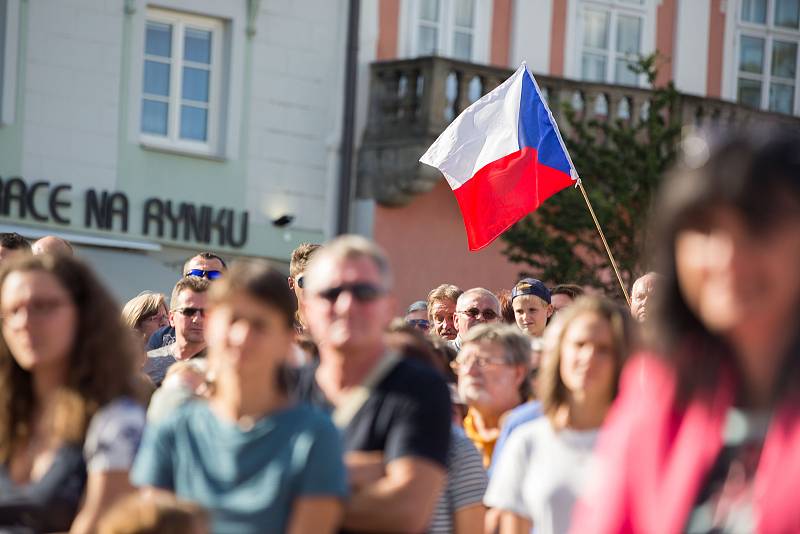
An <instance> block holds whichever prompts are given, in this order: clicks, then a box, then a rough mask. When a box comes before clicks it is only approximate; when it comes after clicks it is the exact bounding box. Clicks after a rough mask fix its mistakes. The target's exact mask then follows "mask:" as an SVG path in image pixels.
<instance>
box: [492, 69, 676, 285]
mask: <svg viewBox="0 0 800 534" xmlns="http://www.w3.org/2000/svg"><path fill="white" fill-rule="evenodd" d="M657 61H658V58H657V56H656V55H652V56H648V57H644V58H641V59H640V60H639V61H638V62H637V63H636V64H635V65H633V66H632V67H631V68H632V70H634V72H637V74H643V75H645V76H646V78H647V80H648V82H649V84H650V85H651V86H652V85H653V82H654V81H655V78H656V73H657V68H656V63H657ZM678 100H679V94H678V93H677V92H676V90H675V87H674V86H673V84H672V82H670V83H669V84H668V85H667V86H665V87H659V88H656V89H654V90H653V91H652V92H651V93H650V97H649V101H650V104H649V112H648V113H647V114H646V116H644V117H635V116H633V115H634V113H635V111H634V110H633V109H631V120H627V121H626V120H620V119H613V118H611V117H609V118H608V119H605V118H592V119H589V120H583V118H582V114H581V113H579V112H578V111H576V110H574V109H573V108H572V107H571V106H570V105H569V104H568V103H567V104H563V106H564V108H563V109H564V114H563V116H564V117H566V128H564V126H563V125H562V135H563V136H564V142H565V144H566V146H567V150H568V151H569V153H570V156H571V157H572V161H573V163H574V165H575V168H576V170H577V171H578V174H579V175H580V177H581V181H582V182H583V186H584V188H585V190H586V192H587V194H588V196H589V199H590V200H591V203H592V206H593V207H594V210H595V214H596V215H597V218H598V220H599V222H600V225H601V226H602V228H603V232H604V233H605V236H606V239H607V241H608V243H609V246H610V247H611V250H612V253H613V254H614V257H615V259H616V260H617V263H618V266H619V268H620V273H621V275H622V277H623V281H624V282H625V284H626V286H630V283H631V281H632V279H633V277H634V276H636V275H639V274H641V273H642V272H643V270H644V269H646V268H647V262H646V261H643V258H641V250H642V249H643V243H644V240H645V239H646V236H645V234H646V230H647V224H646V223H647V220H648V215H649V212H650V209H651V205H652V201H653V195H654V193H655V191H656V190H657V188H658V185H659V183H660V180H661V177H662V175H663V173H664V171H665V170H666V169H667V168H668V167H670V166H671V164H672V163H673V161H674V160H675V157H676V153H677V149H678V143H679V139H680V132H681V125H680V117H679V112H678ZM592 105H593V103H591V102H586V103H585V104H584V109H585V110H587V111H588V110H589V108H590V106H592ZM631 108H632V106H631ZM503 239H504V240H505V242H506V248H505V250H504V251H503V253H504V254H505V255H506V256H507V257H508V258H509V259H510V260H511V261H512V262H515V263H520V264H523V265H526V266H527V269H526V271H527V272H523V273H521V275H524V274H533V275H534V276H538V277H539V278H541V279H543V280H546V281H549V282H551V283H578V284H586V285H592V286H595V287H598V288H603V289H605V290H606V291H607V292H608V293H609V294H619V284H618V282H617V279H616V277H615V276H614V274H613V271H611V267H610V263H609V261H608V256H607V255H606V252H605V249H604V247H603V243H602V241H601V240H600V236H599V235H598V233H597V230H596V228H595V226H594V223H593V221H592V219H591V216H590V214H589V211H588V209H587V207H586V203H585V202H584V199H583V195H582V194H581V192H580V190H579V189H577V188H570V189H565V190H563V191H561V192H559V193H557V194H556V195H554V196H553V197H551V198H550V199H548V200H547V201H545V202H544V204H543V205H542V206H541V207H540V208H539V209H538V210H536V211H535V212H534V213H532V214H531V215H529V216H527V217H525V218H524V219H522V220H521V221H520V222H518V223H517V224H516V225H514V226H513V227H512V228H511V229H509V230H508V231H507V232H506V233H505V234H504V235H503Z"/></svg>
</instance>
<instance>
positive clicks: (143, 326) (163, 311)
mask: <svg viewBox="0 0 800 534" xmlns="http://www.w3.org/2000/svg"><path fill="white" fill-rule="evenodd" d="M168 325H169V311H167V307H166V306H161V307H160V308H159V309H158V311H157V312H156V313H155V315H151V316H150V317H147V318H146V319H142V320H141V321H140V322H139V326H138V328H137V329H138V330H139V332H141V333H142V336H143V337H144V338H145V339H150V336H152V335H153V334H154V333H155V331H156V330H158V329H159V328H162V327H164V326H168Z"/></svg>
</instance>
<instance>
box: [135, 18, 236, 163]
mask: <svg viewBox="0 0 800 534" xmlns="http://www.w3.org/2000/svg"><path fill="white" fill-rule="evenodd" d="M148 22H157V23H162V24H170V25H172V46H171V57H170V93H169V97H168V102H169V108H168V109H169V111H168V118H167V135H166V136H161V135H156V134H152V133H147V132H143V131H142V124H141V120H142V114H141V106H142V103H143V101H144V99H145V98H150V97H147V96H145V93H144V87H143V86H142V87H141V88H140V93H139V107H140V113H139V117H138V121H137V124H138V125H139V128H138V131H139V139H140V141H141V142H142V143H143V144H144V145H147V146H152V147H156V148H165V149H172V150H179V151H183V152H189V153H196V154H203V155H216V154H217V153H218V152H219V138H220V130H221V128H220V117H221V115H222V114H221V106H222V98H221V96H222V83H221V82H222V70H223V68H224V58H223V57H222V54H223V50H224V47H223V41H224V39H225V35H224V28H225V26H224V23H223V21H222V20H220V19H216V18H211V17H201V16H197V15H188V14H184V13H178V12H175V11H168V10H165V9H159V8H147V13H146V16H145V24H144V27H145V31H146V28H147V23H148ZM187 26H188V27H190V28H192V29H198V30H205V31H210V32H211V62H210V64H209V71H210V72H209V87H208V113H207V115H206V117H207V118H206V141H205V142H201V141H194V140H190V139H182V138H181V137H180V107H181V102H182V100H183V99H182V95H181V92H182V90H183V87H182V77H183V66H184V59H183V44H184V39H183V37H184V33H185V30H186V27H187ZM145 44H146V37H143V39H142V47H143V48H142V62H141V65H140V68H141V72H142V77H141V80H142V82H143V81H144V61H145V60H146V59H147V54H146V53H145V50H144V46H145Z"/></svg>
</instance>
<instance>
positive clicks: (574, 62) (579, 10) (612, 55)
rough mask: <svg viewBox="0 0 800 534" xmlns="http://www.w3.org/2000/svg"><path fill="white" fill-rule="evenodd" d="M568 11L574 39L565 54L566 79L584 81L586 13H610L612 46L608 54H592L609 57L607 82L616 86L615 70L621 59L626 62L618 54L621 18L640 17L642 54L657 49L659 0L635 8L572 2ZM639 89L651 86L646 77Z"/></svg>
mask: <svg viewBox="0 0 800 534" xmlns="http://www.w3.org/2000/svg"><path fill="white" fill-rule="evenodd" d="M568 2H569V3H568V10H567V13H568V15H567V17H568V18H567V28H566V32H567V35H572V36H573V38H571V39H568V41H567V50H566V51H565V63H566V64H565V69H564V70H565V75H566V76H567V77H569V78H574V79H578V80H582V79H583V72H582V59H583V51H584V45H583V33H584V28H583V13H584V11H585V10H587V9H589V10H594V11H605V12H607V13H609V30H608V31H609V33H608V38H609V43H608V45H609V46H608V50H604V51H599V50H592V53H603V54H605V56H606V73H605V80H604V81H603V82H596V83H608V84H616V83H617V82H616V79H615V70H614V69H615V66H616V60H617V58H623V59H624V58H625V55H624V54H620V53H618V52H617V51H616V46H617V43H616V40H617V25H618V22H617V21H618V18H619V16H620V15H625V16H634V17H639V18H640V19H641V21H642V26H641V37H640V39H641V40H640V43H639V54H641V55H647V54H650V53H652V52H653V51H654V50H655V48H656V43H655V33H656V7H657V0H644V2H643V3H642V4H634V3H632V2H626V1H625V0H568ZM637 82H638V83H637V86H640V87H641V86H644V85H645V84H646V82H647V79H646V77H645V76H644V75H643V74H642V75H639V76H638V80H637Z"/></svg>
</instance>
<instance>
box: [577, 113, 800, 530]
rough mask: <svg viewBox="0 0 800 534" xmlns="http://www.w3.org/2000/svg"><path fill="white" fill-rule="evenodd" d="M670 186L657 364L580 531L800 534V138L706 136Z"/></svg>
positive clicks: (635, 390) (609, 443)
mask: <svg viewBox="0 0 800 534" xmlns="http://www.w3.org/2000/svg"><path fill="white" fill-rule="evenodd" d="M685 147H686V149H687V152H686V159H685V164H684V165H683V166H682V168H680V169H679V170H678V172H677V173H675V174H674V175H673V176H672V178H671V179H670V180H669V181H668V182H667V184H666V185H665V189H664V190H663V192H662V194H661V196H660V199H659V205H658V206H657V211H656V218H655V227H656V230H655V233H654V239H652V240H651V242H652V243H654V244H655V253H654V256H655V258H656V259H657V261H658V264H657V271H658V272H659V273H661V274H662V275H663V276H664V279H663V283H662V285H661V289H659V291H661V293H660V294H659V293H656V294H655V295H654V297H655V298H656V301H655V304H656V309H655V310H653V313H651V315H650V317H649V319H648V320H649V321H651V323H650V327H651V328H652V336H651V337H652V340H651V341H650V345H651V346H652V348H653V349H655V350H654V352H653V353H651V354H643V355H641V356H640V357H638V358H636V359H635V360H633V361H631V364H630V365H629V367H628V369H626V371H625V374H624V377H623V380H622V387H621V394H620V397H619V399H618V401H617V405H616V406H615V407H614V409H613V411H612V415H611V417H610V418H609V421H608V428H607V432H605V433H604V435H603V436H602V438H601V441H600V446H599V452H600V458H601V460H602V463H601V470H600V472H599V473H598V475H599V476H598V477H597V484H596V485H595V487H594V488H593V491H591V492H590V493H589V494H588V495H587V496H586V499H585V502H584V503H583V506H582V507H581V508H580V513H579V514H578V515H577V516H576V524H575V528H574V532H580V533H593V532H608V533H611V532H620V531H626V532H653V533H673V532H692V533H700V532H703V533H710V532H714V533H731V532H764V533H767V532H768V533H775V532H779V533H784V532H787V533H788V532H800V507H798V506H797V498H798V495H800V452H799V451H800V330H798V328H797V317H798V312H800V275H798V273H799V271H798V266H800V135H799V134H798V133H797V132H796V131H787V130H767V131H762V130H760V129H757V128H755V129H751V130H743V131H739V132H737V133H736V134H735V135H734V136H733V137H729V138H726V139H722V140H721V142H720V143H719V144H717V145H716V146H714V145H713V144H711V143H709V141H708V140H706V139H702V138H700V137H697V136H693V137H690V138H688V139H687V141H686V142H685Z"/></svg>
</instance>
